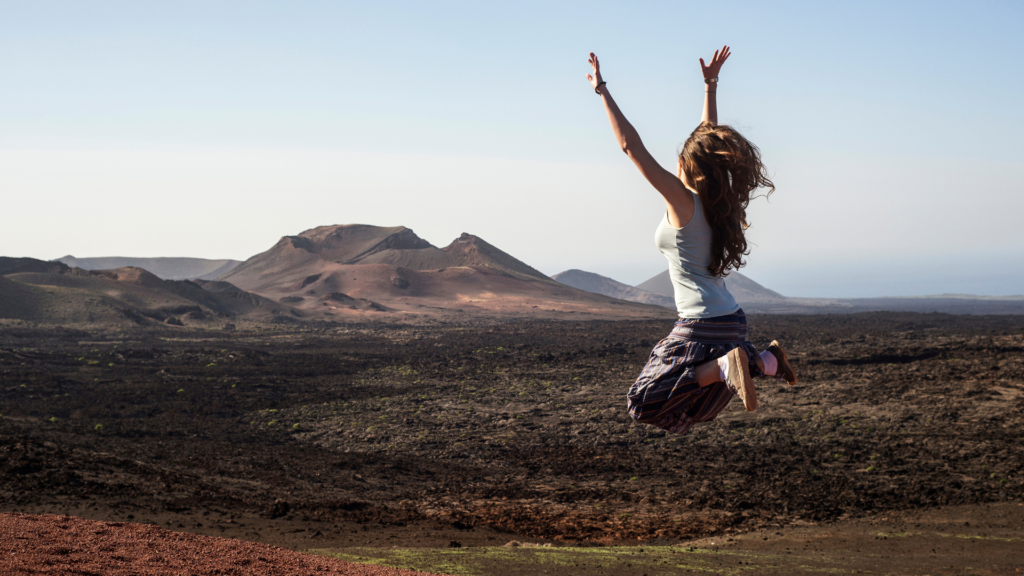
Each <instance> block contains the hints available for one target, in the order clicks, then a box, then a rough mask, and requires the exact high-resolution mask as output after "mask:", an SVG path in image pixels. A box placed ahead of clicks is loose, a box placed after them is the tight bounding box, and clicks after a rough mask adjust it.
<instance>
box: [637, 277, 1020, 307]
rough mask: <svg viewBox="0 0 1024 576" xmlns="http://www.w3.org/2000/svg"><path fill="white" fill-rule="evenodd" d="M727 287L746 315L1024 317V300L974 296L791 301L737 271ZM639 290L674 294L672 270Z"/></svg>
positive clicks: (807, 299)
mask: <svg viewBox="0 0 1024 576" xmlns="http://www.w3.org/2000/svg"><path fill="white" fill-rule="evenodd" d="M725 285H726V286H727V287H728V288H729V291H730V292H732V295H733V296H735V297H736V301H737V302H738V303H739V305H740V306H742V307H743V309H744V311H746V312H753V313H767V314H848V313H853V312H872V311H892V312H922V313H929V312H941V313H946V314H1024V300H1022V298H1021V297H1020V296H1005V297H994V296H970V295H964V294H944V295H939V296H919V297H904V298H790V297H787V296H783V295H782V294H779V293H778V292H775V291H774V290H769V289H768V288H765V287H764V286H762V285H760V284H758V283H757V282H754V281H753V280H751V279H750V278H748V277H746V276H744V275H743V274H740V273H739V272H736V271H733V272H731V273H730V274H729V276H728V277H726V280H725ZM637 288H639V289H642V290H646V291H649V292H653V293H656V294H666V295H671V294H672V281H671V280H670V278H669V274H668V270H666V271H664V272H662V273H660V274H658V275H657V276H654V277H653V278H651V279H649V280H647V281H646V282H644V283H642V284H639V285H637Z"/></svg>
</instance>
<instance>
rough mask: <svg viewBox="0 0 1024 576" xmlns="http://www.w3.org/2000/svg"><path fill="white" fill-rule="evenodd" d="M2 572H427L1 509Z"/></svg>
mask: <svg viewBox="0 0 1024 576" xmlns="http://www.w3.org/2000/svg"><path fill="white" fill-rule="evenodd" d="M0 574H4V575H5V576H6V575H8V574H80V575H83V576H85V575H95V576H115V575H120V574H124V575H142V574H147V575H155V574H161V575H162V574H175V575H178V574H190V575H204V574H217V575H222V576H223V575H243V574H254V575H255V574H258V575H260V576H272V575H276V574H280V575H285V574H288V575H293V574H345V575H346V576H417V575H423V576H428V575H427V574H426V573H425V572H413V571H409V570H397V569H395V568H387V567H384V566H373V565H369V564H353V563H351V562H342V561H341V560H334V559H332V558H324V557H321V556H314V555H311V554H300V553H298V552H292V551H291V550H285V549H284V548H278V547H276V546H268V545H266V544H257V543H253V542H245V541H242V540H230V539H227V538H213V537H210V536H197V535H195V534H183V533H180V532H171V531H169V530H164V529H162V528H158V527H156V526H151V525H146V524H128V523H123V522H97V521H94V520H85V519H83V518H76V517H74V516H54V515H52V514H45V515H39V516H36V515H30V514H18V513H13V514H0Z"/></svg>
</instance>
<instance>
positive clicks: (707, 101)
mask: <svg viewBox="0 0 1024 576" xmlns="http://www.w3.org/2000/svg"><path fill="white" fill-rule="evenodd" d="M730 54H731V52H729V47H728V46H722V49H721V50H715V55H714V56H712V57H711V64H706V65H705V64H704V59H703V58H700V71H701V73H703V74H704V111H703V112H702V113H701V115H700V122H701V124H703V123H704V122H708V123H711V124H718V102H716V101H715V99H716V96H715V92H717V91H718V71H719V70H721V69H722V64H725V60H726V58H728V57H729V55H730Z"/></svg>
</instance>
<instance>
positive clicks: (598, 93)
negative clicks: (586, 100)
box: [594, 80, 607, 96]
mask: <svg viewBox="0 0 1024 576" xmlns="http://www.w3.org/2000/svg"><path fill="white" fill-rule="evenodd" d="M605 84H607V82H605V81H603V80H602V81H601V82H598V83H597V86H594V94H597V95H598V96H600V95H601V91H600V90H598V88H600V87H601V86H604V85H605Z"/></svg>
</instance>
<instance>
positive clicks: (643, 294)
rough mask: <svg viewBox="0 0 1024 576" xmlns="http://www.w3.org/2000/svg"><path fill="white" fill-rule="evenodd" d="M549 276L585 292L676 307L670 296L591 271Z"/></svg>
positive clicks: (572, 271) (570, 271)
mask: <svg viewBox="0 0 1024 576" xmlns="http://www.w3.org/2000/svg"><path fill="white" fill-rule="evenodd" d="M551 278H553V279H554V280H557V281H558V282H561V283H562V284H565V285H566V286H572V287H573V288H579V289H580V290H586V291H587V292H594V293H596V294H604V295H605V296H611V297H612V298H619V299H621V300H629V301H630V302H642V303H644V304H653V305H655V306H663V307H665V308H671V309H673V310H674V309H675V307H676V303H675V298H673V297H672V296H665V295H664V294H655V293H653V292H647V291H644V290H641V289H639V288H634V287H633V286H630V285H629V284H623V283H622V282H618V281H615V280H612V279H611V278H608V277H607V276H601V275H600V274H594V273H593V272H585V271H583V270H566V271H565V272H560V273H558V274H555V275H554V276H552V277H551Z"/></svg>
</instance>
